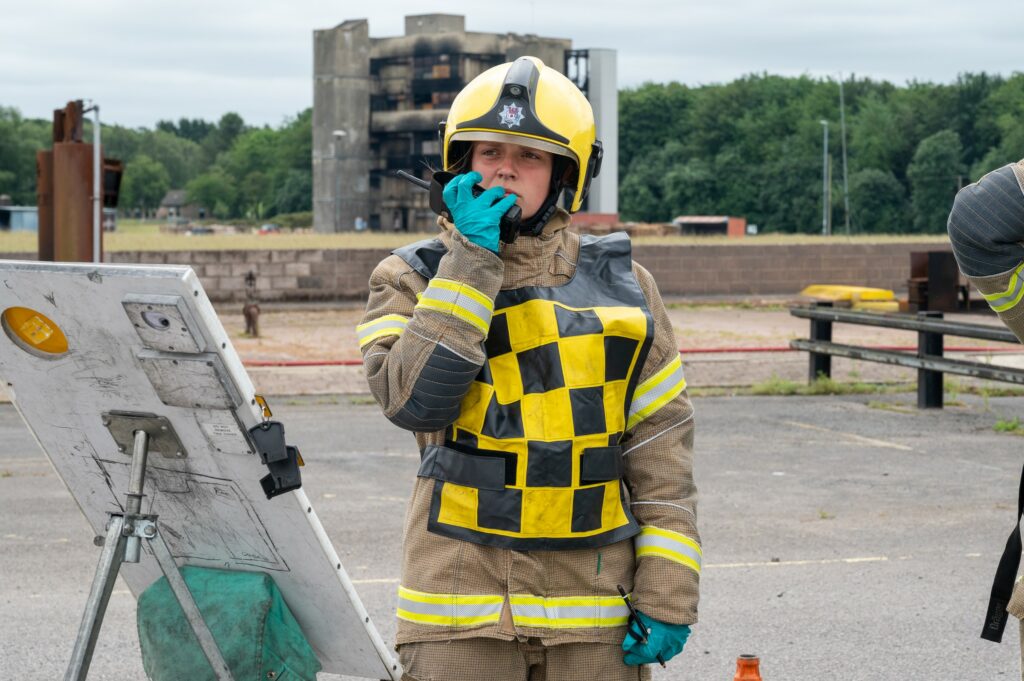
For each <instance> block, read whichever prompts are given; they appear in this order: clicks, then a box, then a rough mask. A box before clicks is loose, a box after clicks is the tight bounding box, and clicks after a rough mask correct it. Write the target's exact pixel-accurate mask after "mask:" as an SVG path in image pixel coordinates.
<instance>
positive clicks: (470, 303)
mask: <svg viewBox="0 0 1024 681" xmlns="http://www.w3.org/2000/svg"><path fill="white" fill-rule="evenodd" d="M416 307H424V308H427V309H430V310H437V311H438V312H445V313H448V314H451V315H454V316H456V317H458V318H459V319H462V320H464V321H466V322H468V323H470V324H472V325H473V326H475V327H476V328H478V329H480V331H481V332H482V333H483V334H484V335H486V334H487V330H488V329H489V328H490V326H491V315H492V314H493V312H494V302H493V301H492V300H490V299H489V298H488V297H487V296H485V295H484V294H483V293H480V291H477V290H476V289H475V288H473V287H472V286H470V285H469V284H464V283H462V282H458V281H452V280H451V279H442V278H439V277H435V278H433V279H431V280H430V285H429V286H427V290H426V291H424V292H423V294H422V295H421V296H420V298H419V302H417V303H416Z"/></svg>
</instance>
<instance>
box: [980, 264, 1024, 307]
mask: <svg viewBox="0 0 1024 681" xmlns="http://www.w3.org/2000/svg"><path fill="white" fill-rule="evenodd" d="M1022 270H1024V263H1021V264H1020V265H1018V266H1017V269H1015V270H1014V271H1013V274H1011V275H1010V281H1009V283H1008V284H1007V286H1006V290H1004V291H999V292H996V293H985V292H984V291H982V293H981V295H983V296H985V300H987V301H988V304H989V307H991V308H992V309H993V310H995V311H996V312H1006V311H1007V310H1009V309H1011V308H1014V307H1016V306H1017V304H1018V303H1019V302H1020V301H1021V298H1024V277H1022V276H1021V272H1022Z"/></svg>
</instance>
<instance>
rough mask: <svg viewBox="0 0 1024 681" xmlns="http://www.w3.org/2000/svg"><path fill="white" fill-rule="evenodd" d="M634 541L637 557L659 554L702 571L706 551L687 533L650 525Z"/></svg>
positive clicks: (694, 569) (696, 570)
mask: <svg viewBox="0 0 1024 681" xmlns="http://www.w3.org/2000/svg"><path fill="white" fill-rule="evenodd" d="M633 541H634V545H635V546H636V557H637V558H641V557H643V556H657V557H659V558H665V559H666V560H671V561H672V562H674V563H679V564H680V565H685V566H686V567H688V568H690V569H691V570H693V571H694V572H698V573H699V572H700V566H701V561H702V559H703V556H704V552H703V551H702V550H701V548H700V544H698V543H697V542H696V541H694V540H693V539H691V538H690V537H687V536H686V535H685V534H680V533H678V532H673V531H672V530H663V529H661V528H660V527H652V526H650V525H648V526H647V527H644V528H642V529H641V530H640V534H639V535H638V536H637V537H636V539H634V540H633Z"/></svg>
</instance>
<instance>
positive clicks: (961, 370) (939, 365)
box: [789, 338, 1024, 385]
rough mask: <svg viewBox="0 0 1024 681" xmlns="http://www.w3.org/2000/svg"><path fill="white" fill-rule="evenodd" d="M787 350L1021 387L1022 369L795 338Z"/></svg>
mask: <svg viewBox="0 0 1024 681" xmlns="http://www.w3.org/2000/svg"><path fill="white" fill-rule="evenodd" d="M789 347H791V348H793V349H794V350H804V351H806V352H815V353H820V354H827V355H832V356H833V357H847V358H849V359H859V360H863V361H866V362H879V363H881V364H891V365H894V366H901V367H906V368H908V369H925V370H928V371H941V372H943V373H947V374H958V375H960V376H970V377H972V378H982V379H987V380H990V381H1003V382H1004V383H1017V384H1020V385H1024V369H1012V368H1010V367H997V366H992V365H991V364H983V363H981V362H969V361H966V360H959V359H948V358H945V357H937V356H932V355H923V356H918V355H911V354H908V353H905V352H895V351H892V350H872V349H870V348H862V347H858V346H856V345H843V344H842V343H829V342H826V341H812V340H806V339H803V338H797V339H794V340H791V341H790V342H789Z"/></svg>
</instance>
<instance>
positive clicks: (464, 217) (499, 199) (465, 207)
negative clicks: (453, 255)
mask: <svg viewBox="0 0 1024 681" xmlns="http://www.w3.org/2000/svg"><path fill="white" fill-rule="evenodd" d="M482 179H483V176H482V175H480V173H477V172H471V173H465V174H463V175H458V176H456V177H453V178H452V179H451V180H450V181H449V182H448V184H446V185H445V187H444V193H443V194H442V196H443V197H444V202H445V203H446V204H447V205H448V210H450V211H451V213H452V220H453V221H454V222H455V229H457V230H459V231H460V232H461V233H462V235H463V236H465V237H466V238H467V239H469V240H470V241H472V242H473V243H474V244H476V245H477V246H481V247H483V248H486V249H487V250H489V251H491V252H492V253H497V252H498V238H499V237H500V235H501V230H500V228H499V224H500V223H501V216H502V215H504V214H505V211H507V210H508V209H509V208H511V207H512V204H514V203H515V202H516V195H515V194H508V195H506V194H505V189H504V188H503V187H497V186H495V187H491V188H490V189H488V190H486V191H484V193H482V194H480V196H473V185H474V184H476V183H477V182H479V181H480V180H482Z"/></svg>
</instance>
